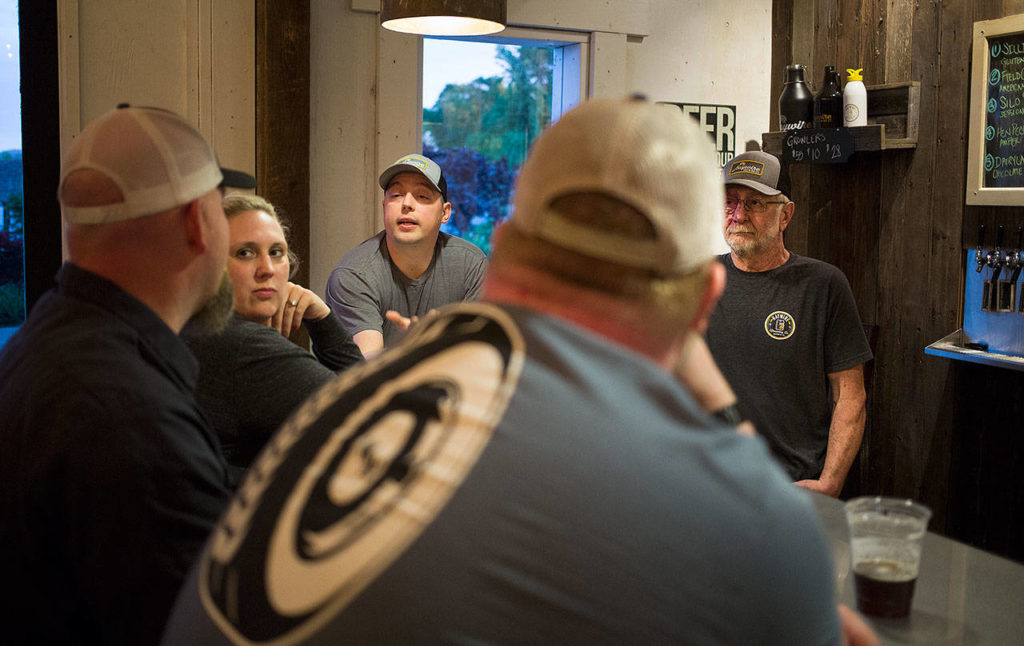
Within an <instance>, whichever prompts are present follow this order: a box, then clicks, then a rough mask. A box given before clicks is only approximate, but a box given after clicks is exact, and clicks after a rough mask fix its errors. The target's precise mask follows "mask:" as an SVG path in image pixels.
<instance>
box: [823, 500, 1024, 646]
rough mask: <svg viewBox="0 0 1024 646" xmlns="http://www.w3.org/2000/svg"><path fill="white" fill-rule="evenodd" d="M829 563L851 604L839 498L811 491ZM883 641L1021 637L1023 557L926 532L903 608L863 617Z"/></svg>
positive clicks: (983, 644)
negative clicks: (903, 614) (896, 614)
mask: <svg viewBox="0 0 1024 646" xmlns="http://www.w3.org/2000/svg"><path fill="white" fill-rule="evenodd" d="M811 496H812V499H813V500H814V505H815V507H816V508H817V510H818V515H819V516H820V517H821V520H822V523H823V524H824V526H825V532H826V533H827V535H828V539H829V547H830V549H831V551H832V558H833V561H834V563H835V568H836V595H837V598H838V600H839V601H840V602H841V603H845V604H846V605H848V606H850V607H851V608H856V607H857V599H856V596H855V593H854V588H853V576H851V575H850V541H849V536H848V533H847V528H846V517H845V515H844V513H843V503H842V501H839V500H835V499H833V498H829V497H827V496H823V495H820V494H815V493H812V494H811ZM865 619H867V621H868V623H869V624H870V625H871V627H872V628H874V629H875V632H876V633H877V634H878V636H879V638H880V639H881V641H882V644H883V645H890V644H893V645H896V644H928V645H929V646H947V645H949V646H952V645H953V644H957V645H961V644H962V645H965V646H967V645H969V646H973V645H975V644H976V645H978V646H998V645H1002V644H1006V645H1007V646H1010V645H1014V644H1017V645H1021V644H1024V565H1021V564H1019V563H1015V562H1014V561H1011V560H1008V559H1004V558H1001V557H998V556H995V555H993V554H989V553H988V552H985V551H982V550H979V549H977V548H974V547H970V546H968V545H965V544H963V543H959V542H957V541H953V540H950V539H948V538H945V537H943V536H939V535H938V534H935V533H933V532H928V533H927V534H926V535H925V537H924V544H923V546H922V548H921V570H920V573H919V574H918V578H917V585H916V588H915V590H914V602H913V607H912V608H911V613H910V616H909V617H907V618H905V619H876V618H874V617H865Z"/></svg>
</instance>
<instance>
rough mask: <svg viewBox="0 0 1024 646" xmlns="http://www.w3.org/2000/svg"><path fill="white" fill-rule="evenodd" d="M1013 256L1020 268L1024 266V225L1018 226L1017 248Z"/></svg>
mask: <svg viewBox="0 0 1024 646" xmlns="http://www.w3.org/2000/svg"><path fill="white" fill-rule="evenodd" d="M1013 257H1014V262H1015V264H1016V266H1017V268H1018V269H1019V268H1021V267H1024V226H1020V227H1017V250H1016V251H1015V252H1014V253H1013Z"/></svg>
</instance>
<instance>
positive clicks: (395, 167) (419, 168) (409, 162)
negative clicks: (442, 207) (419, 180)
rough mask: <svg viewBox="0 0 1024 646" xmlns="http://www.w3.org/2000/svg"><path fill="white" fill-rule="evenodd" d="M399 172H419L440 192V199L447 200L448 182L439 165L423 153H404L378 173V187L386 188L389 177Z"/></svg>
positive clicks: (389, 180)
mask: <svg viewBox="0 0 1024 646" xmlns="http://www.w3.org/2000/svg"><path fill="white" fill-rule="evenodd" d="M399 173H419V174H420V175H422V176H424V177H426V178H427V181H429V182H430V183H431V184H432V185H433V186H434V188H436V189H437V190H438V191H439V192H440V193H441V199H443V200H444V201H445V202H447V201H448V182H447V181H445V179H444V173H442V172H441V167H440V166H438V165H437V163H436V162H434V160H433V159H430V158H429V157H424V156H423V155H406V156H405V157H402V158H400V159H398V160H397V161H396V162H395V163H393V164H391V165H390V166H388V167H387V168H385V169H384V172H383V173H381V174H380V187H381V188H382V189H384V190H387V189H388V184H390V183H391V179H392V178H393V177H394V176H395V175H397V174H399Z"/></svg>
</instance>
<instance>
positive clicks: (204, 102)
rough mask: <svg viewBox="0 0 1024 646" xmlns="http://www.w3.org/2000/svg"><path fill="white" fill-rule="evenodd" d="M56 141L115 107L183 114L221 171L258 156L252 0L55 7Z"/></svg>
mask: <svg viewBox="0 0 1024 646" xmlns="http://www.w3.org/2000/svg"><path fill="white" fill-rule="evenodd" d="M57 7H58V23H59V24H58V29H59V31H60V35H61V39H60V86H61V87H60V96H61V99H60V100H61V144H62V148H63V149H64V150H66V149H67V146H68V145H69V144H70V142H71V141H72V139H73V138H74V137H75V136H77V135H78V133H79V132H80V131H81V126H82V125H84V124H86V123H88V122H89V121H90V120H92V119H94V118H96V117H98V116H99V115H101V114H103V113H104V112H106V111H107V110H110V109H111V108H113V107H114V106H116V105H117V104H118V103H126V102H127V103H132V104H135V105H148V106H157V107H161V108H166V109H168V110H173V111H175V112H177V113H179V114H181V115H184V116H185V117H186V118H187V119H189V121H191V122H192V123H193V125H195V126H196V127H197V128H198V129H199V130H200V132H202V133H203V135H204V136H206V138H207V139H208V140H209V141H210V142H211V143H212V144H213V146H214V148H215V149H216V151H217V154H218V156H219V158H220V161H221V163H222V164H224V165H225V166H228V167H231V168H238V169H241V170H246V171H248V172H253V171H254V170H255V166H256V163H255V159H256V102H255V97H256V76H255V32H254V26H255V6H254V5H253V2H252V0H133V1H132V2H103V1H101V0H60V1H59V2H58V5H57Z"/></svg>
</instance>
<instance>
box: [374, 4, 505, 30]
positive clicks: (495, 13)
mask: <svg viewBox="0 0 1024 646" xmlns="http://www.w3.org/2000/svg"><path fill="white" fill-rule="evenodd" d="M380 24H381V26H382V27H384V28H385V29H390V30H392V31H401V32H404V33H407V34H423V35H424V36H480V35H483V34H493V33H496V32H499V31H501V30H502V29H504V28H505V0H383V5H382V7H381V12H380Z"/></svg>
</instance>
